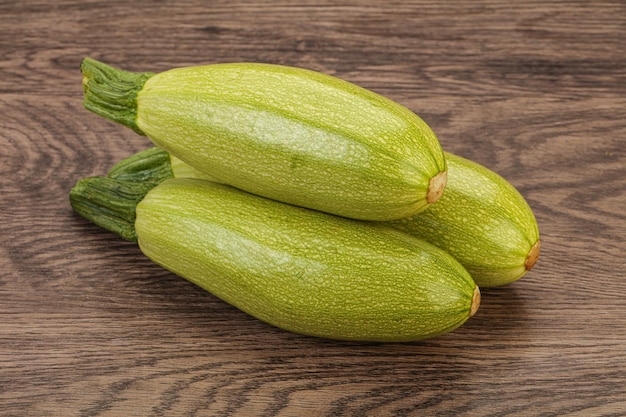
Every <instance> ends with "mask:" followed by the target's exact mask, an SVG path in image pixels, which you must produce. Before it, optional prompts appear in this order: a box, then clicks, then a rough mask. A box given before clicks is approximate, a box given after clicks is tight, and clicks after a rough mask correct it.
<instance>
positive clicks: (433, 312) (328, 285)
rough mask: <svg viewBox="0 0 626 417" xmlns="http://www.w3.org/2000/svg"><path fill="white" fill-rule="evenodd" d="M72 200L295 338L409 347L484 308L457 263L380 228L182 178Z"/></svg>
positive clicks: (112, 187)
mask: <svg viewBox="0 0 626 417" xmlns="http://www.w3.org/2000/svg"><path fill="white" fill-rule="evenodd" d="M70 201H71V204H72V207H73V208H74V210H75V211H76V212H77V213H79V214H80V215H82V216H83V217H85V218H87V219H89V220H91V221H92V222H94V223H96V224H99V225H101V226H103V227H105V228H107V229H108V230H111V231H115V232H117V233H119V234H120V235H122V236H123V237H125V238H126V239H129V240H136V241H137V242H138V244H139V247H140V248H141V250H142V251H143V253H144V254H145V255H146V256H147V257H148V258H150V259H151V260H153V261H154V262H156V263H157V264H159V265H161V266H163V267H164V268H166V269H168V270H170V271H172V272H174V273H176V274H178V275H179V276H181V277H184V278H186V279H187V280H189V281H191V282H192V283H194V284H196V285H198V286H200V287H202V288H204V289H205V290H207V291H209V292H211V293H212V294H214V295H216V296H217V297H219V298H221V299H222V300H224V301H226V302H228V303H230V304H232V305H233V306H235V307H237V308H239V309H241V310H242V311H244V312H247V313H248V314H250V315H252V316H254V317H256V318H258V319H260V320H262V321H265V322H267V323H270V324H272V325H274V326H277V327H279V328H282V329H285V330H288V331H291V332H295V333H301V334H306V335H311V336H317V337H323V338H331V339H342V340H357V341H381V342H385V341H389V342H400V341H413V340H419V339H424V338H428V337H433V336H435V335H439V334H442V333H445V332H448V331H451V330H453V329H455V328H457V327H458V326H460V325H461V324H462V323H464V322H465V321H466V320H467V319H468V318H469V317H471V316H472V315H473V314H474V313H475V312H476V310H477V308H478V306H479V304H480V291H479V290H478V287H477V286H476V285H475V283H474V281H473V280H472V278H471V276H470V275H469V274H468V273H467V271H466V270H465V269H464V268H463V267H462V266H461V265H460V264H459V263H458V262H457V261H456V260H455V259H454V258H452V257H451V256H450V255H448V254H447V253H445V252H444V251H442V250H440V249H438V248H436V247H435V246H433V245H430V244H428V243H426V242H423V241H421V240H419V239H416V238H413V237H411V236H409V235H407V234H405V233H402V232H400V231H398V230H394V229H392V228H389V227H387V226H385V225H383V224H381V223H377V222H363V221H357V220H351V219H347V218H344V217H340V216H334V215H331V214H327V213H322V212H319V211H315V210H309V209H305V208H301V207H297V206H293V205H289V204H285V203H280V202H277V201H273V200H269V199H266V198H263V197H259V196H256V195H253V194H249V193H246V192H244V191H241V190H238V189H236V188H233V187H230V186H227V185H223V184H217V183H213V182H210V181H204V180H200V179H189V178H179V179H169V180H165V181H163V182H162V183H160V184H158V185H156V186H155V183H154V182H132V181H123V180H119V179H115V178H109V177H94V178H86V179H82V180H80V181H79V182H78V183H77V184H76V186H75V187H74V188H73V189H72V191H71V193H70Z"/></svg>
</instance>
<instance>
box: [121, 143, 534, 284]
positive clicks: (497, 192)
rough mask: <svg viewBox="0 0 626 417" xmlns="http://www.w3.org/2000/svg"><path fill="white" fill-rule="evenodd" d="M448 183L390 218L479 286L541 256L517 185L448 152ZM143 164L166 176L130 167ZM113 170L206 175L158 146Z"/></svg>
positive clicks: (132, 175)
mask: <svg viewBox="0 0 626 417" xmlns="http://www.w3.org/2000/svg"><path fill="white" fill-rule="evenodd" d="M445 156H446V159H447V161H448V185H447V186H446V190H445V192H444V194H443V196H442V197H441V199H440V200H439V201H438V202H437V204H434V205H433V206H432V207H430V208H429V209H428V210H426V211H424V212H422V213H420V214H417V215H415V216H412V217H410V218H406V219H400V220H394V221H390V222H388V224H389V225H390V226H392V227H394V228H397V229H400V230H402V231H404V232H407V233H409V234H411V235H413V236H416V237H418V238H420V239H423V240H425V241H427V242H430V243H432V244H434V245H436V246H438V247H439V248H441V249H443V250H445V251H446V252H449V253H450V254H452V255H453V256H454V257H455V258H456V259H457V260H458V261H459V262H461V264H463V266H464V267H465V268H466V269H467V270H468V271H469V273H470V274H471V275H472V277H473V278H474V281H475V282H476V284H478V285H479V286H480V287H494V286H501V285H505V284H509V283H511V282H514V281H516V280H518V279H519V278H521V277H522V276H523V275H524V274H526V272H528V271H529V270H530V269H531V268H532V267H533V266H534V265H535V262H536V261H537V258H538V256H539V250H540V249H539V247H540V241H539V229H538V227H537V221H536V219H535V216H534V214H533V212H532V210H531V208H530V206H529V205H528V203H527V202H526V201H525V200H524V197H523V196H522V195H521V194H520V193H519V192H518V191H517V190H516V189H515V187H514V186H513V185H512V184H511V183H509V182H508V181H506V180H505V179H504V178H502V177H501V176H500V175H498V174H496V173H495V172H493V171H491V170H490V169H488V168H486V167H484V166H482V165H480V164H477V163H475V162H472V161H470V160H468V159H465V158H463V157H460V156H457V155H454V154H452V153H449V152H445ZM125 165H139V166H144V167H150V169H152V170H155V171H158V172H161V173H162V174H163V176H161V177H157V176H156V175H145V171H148V169H146V170H144V172H142V171H138V172H130V170H128V169H125V168H124V166H125ZM109 175H112V176H114V177H120V178H125V179H128V180H132V181H143V180H145V179H147V178H149V179H150V180H153V181H157V182H160V181H163V180H165V179H167V178H172V177H176V178H184V177H190V178H204V179H210V178H207V177H206V176H204V175H203V174H201V173H198V172H194V171H193V170H192V169H191V168H190V167H189V166H188V165H187V166H186V164H185V163H183V162H182V161H180V160H177V158H175V157H173V156H171V155H170V156H169V157H168V154H167V153H166V152H165V151H164V150H161V149H158V148H150V149H148V150H146V151H142V152H138V153H137V154H135V155H133V156H131V157H129V158H127V159H126V160H124V161H122V162H120V163H119V164H118V166H117V167H116V168H114V169H112V170H111V172H110V173H109Z"/></svg>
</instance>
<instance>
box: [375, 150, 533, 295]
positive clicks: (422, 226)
mask: <svg viewBox="0 0 626 417" xmlns="http://www.w3.org/2000/svg"><path fill="white" fill-rule="evenodd" d="M445 156H446V160H447V161H448V174H449V175H448V185H447V187H446V190H445V192H444V194H443V196H442V197H441V199H439V201H438V202H437V204H434V205H432V206H431V207H430V208H429V209H428V210H426V211H424V212H422V213H420V214H418V215H416V216H412V217H410V218H406V219H400V220H395V221H391V222H388V223H387V224H389V225H391V226H392V227H395V228H397V229H399V230H402V231H404V232H407V233H409V234H411V235H413V236H415V237H418V238H420V239H424V240H427V241H428V242H430V243H432V244H434V245H436V246H438V247H439V248H441V249H443V250H445V251H446V252H448V253H450V254H451V255H453V256H454V257H455V258H456V259H457V260H459V262H461V264H463V266H464V267H465V268H466V269H467V270H468V271H469V272H470V274H471V275H472V277H473V278H474V280H475V281H476V283H477V284H478V285H479V286H481V287H495V286H501V285H505V284H509V283H511V282H514V281H516V280H518V279H519V278H521V277H522V276H524V274H526V272H528V271H529V270H530V269H531V268H532V267H533V266H534V264H535V262H536V261H537V258H538V256H539V245H540V243H539V228H538V225H537V221H536V219H535V216H534V214H533V211H532V209H531V208H530V206H529V205H528V203H527V202H526V200H525V199H524V197H523V196H522V195H521V194H520V193H519V192H518V191H517V190H516V189H515V187H514V186H513V185H512V184H511V183H509V182H508V181H506V180H505V179H504V178H502V177H501V176H500V175H498V174H496V173H495V172H493V171H491V170H490V169H488V168H486V167H484V166H482V165H480V164H477V163H475V162H473V161H470V160H468V159H466V158H463V157H461V156H458V155H454V154H451V153H449V152H446V153H445Z"/></svg>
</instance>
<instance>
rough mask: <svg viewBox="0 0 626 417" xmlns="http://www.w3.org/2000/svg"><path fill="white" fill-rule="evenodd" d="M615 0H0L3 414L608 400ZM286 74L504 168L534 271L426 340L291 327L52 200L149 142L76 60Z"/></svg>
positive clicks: (621, 308) (429, 407) (581, 410)
mask: <svg viewBox="0 0 626 417" xmlns="http://www.w3.org/2000/svg"><path fill="white" fill-rule="evenodd" d="M624 45H626V3H624V2H623V1H621V0H613V1H611V0H598V1H593V2H582V1H573V0H572V1H566V0H563V1H552V2H544V1H535V0H530V1H525V2H509V1H505V0H486V1H478V2H464V1H434V0H433V1H403V2H396V1H393V2H374V1H367V0H364V1H346V2H340V3H337V2H330V1H304V2H297V3H296V2H290V1H283V0H281V1H272V2H270V1H267V2H265V1H221V0H220V1H210V2H203V1H199V0H184V1H176V2H174V1H168V0H163V1H148V0H144V1H136V2H126V1H119V0H115V1H108V2H104V1H95V0H88V1H70V0H59V1H55V2H49V1H39V0H26V1H13V0H4V1H3V2H1V3H0V52H1V54H2V59H1V60H0V115H2V116H1V117H0V145H1V149H2V151H1V152H0V187H1V190H2V194H1V197H0V239H1V241H2V245H1V247H0V300H1V302H0V415H2V416H99V417H100V416H155V417H156V416H234V415H241V416H281V417H286V416H300V417H302V416H322V415H323V416H392V415H393V416H425V415H428V416H452V415H454V416H505V415H515V416H585V417H586V416H624V415H626V301H625V300H626V297H625V296H626V272H625V271H626V261H625V260H624V259H625V257H624V253H625V251H626V209H625V207H626V146H625V145H626V54H625V53H624ZM84 56H91V57H94V58H97V59H101V60H104V61H106V62H108V63H111V64H114V65H117V66H120V67H124V68H126V69H129V70H137V71H155V72H156V71H161V70H166V69H169V68H171V67H176V66H183V65H194V64H201V63H212V62H232V61H261V62H270V63H280V64H288V65H296V66H302V67H306V68H311V69H315V70H319V71H323V72H327V73H330V74H334V75H337V76H339V77H341V78H344V79H346V80H349V81H352V82H355V83H357V84H359V85H362V86H364V87H367V88H370V89H372V90H374V91H377V92H379V93H381V94H383V95H386V96H387V97H389V98H391V99H393V100H395V101H398V102H400V103H402V104H404V105H406V106H407V107H409V108H410V109H412V110H413V111H415V112H416V113H418V114H419V115H420V116H422V117H423V118H424V119H425V120H426V121H427V122H428V123H429V124H430V125H431V126H432V127H433V129H434V130H435V132H437V134H438V136H439V138H440V140H441V142H442V144H443V146H444V148H446V149H447V150H449V151H452V152H455V153H458V154H461V155H463V156H466V157H469V158H471V159H474V160H476V161H477V162H480V163H482V164H484V165H486V166H488V167H490V168H492V169H493V170H495V171H497V172H498V173H500V174H501V175H503V176H504V177H505V178H507V179H508V180H509V181H510V182H511V183H513V184H514V185H515V186H516V187H518V189H519V190H520V191H521V192H522V194H523V195H524V196H525V197H526V198H527V199H528V201H529V203H530V205H531V206H532V208H533V209H534V210H535V213H536V215H537V218H538V221H539V226H540V232H541V235H542V255H541V258H540V260H539V263H538V265H537V266H536V267H535V269H534V270H533V271H531V273H529V274H528V275H527V276H526V277H525V278H523V279H522V280H520V281H519V282H517V283H515V284H513V285H510V286H507V287H503V288H496V289H485V290H483V302H482V306H481V309H480V310H479V312H478V314H477V315H476V316H475V317H474V318H472V319H471V320H470V321H468V322H467V323H466V324H465V325H464V326H463V327H461V328H460V329H458V330H456V331H454V332H452V333H450V334H447V335H444V336H442V337H438V338H435V339H431V340H428V341H424V342H420V343H406V344H363V343H347V342H334V341H329V340H319V339H314V338H308V337H303V336H298V335H293V334H289V333H287V332H283V331H280V330H277V329H275V328H272V327H270V326H268V325H265V324H263V323H260V322H258V321H256V320H254V319H252V318H250V317H248V316H246V315H245V314H243V313H241V312H239V311H238V310H236V309H234V308H233V307H230V306H228V305H227V304H225V303H223V302H221V301H220V300H218V299H216V298H215V297H213V296H212V295H210V294H207V293H205V292H203V291H202V290H200V289H198V288H196V287H194V286H193V285H191V284H189V283H187V282H186V281H184V280H182V279H180V278H178V277H176V276H174V275H172V274H170V273H168V272H166V271H163V270H162V269H160V268H159V267H157V266H155V265H153V264H151V263H150V262H149V261H148V260H147V259H145V257H143V255H142V254H141V253H140V252H139V250H138V249H137V248H136V247H135V246H134V245H132V244H129V243H126V242H123V241H121V240H120V239H119V238H117V237H115V236H113V235H112V234H110V233H107V232H105V231H102V230H99V229H98V228H97V227H95V226H92V225H90V224H88V223H87V222H85V221H83V220H82V219H80V218H78V217H77V216H76V215H74V214H73V213H72V211H71V208H70V206H69V203H68V198H67V195H68V192H69V189H70V188H71V187H72V185H73V184H74V183H75V182H76V180H78V179H79V178H81V177H84V176H88V175H101V174H104V173H105V172H106V171H107V170H108V169H109V168H110V167H111V166H112V165H113V164H114V163H115V162H117V161H118V160H119V159H121V158H123V157H126V156H128V155H130V154H131V153H133V152H135V151H138V150H140V149H144V148H145V147H147V146H148V145H149V141H148V140H147V139H146V138H144V137H140V136H138V135H136V134H134V133H133V132H131V131H129V130H125V129H124V128H122V127H121V126H117V125H114V124H112V123H110V122H107V121H104V120H101V119H99V118H98V117H97V116H95V115H93V114H91V113H89V112H87V111H86V110H84V109H83V108H82V102H81V101H82V92H81V87H80V83H81V79H80V77H81V76H80V71H79V63H80V60H81V59H82V58H83V57H84Z"/></svg>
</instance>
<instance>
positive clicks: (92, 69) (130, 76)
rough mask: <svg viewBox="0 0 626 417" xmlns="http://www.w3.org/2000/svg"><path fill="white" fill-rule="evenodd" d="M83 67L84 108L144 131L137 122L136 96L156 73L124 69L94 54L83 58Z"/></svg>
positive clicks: (138, 131)
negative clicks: (92, 56)
mask: <svg viewBox="0 0 626 417" xmlns="http://www.w3.org/2000/svg"><path fill="white" fill-rule="evenodd" d="M80 70H81V72H82V73H83V93H84V103H83V104H84V106H85V108H86V109H88V110H90V111H92V112H94V113H96V114H97V115H99V116H102V117H104V118H106V119H109V120H112V121H114V122H117V123H120V124H122V125H124V126H127V127H130V128H131V129H133V130H134V131H135V132H137V133H139V134H141V135H144V133H143V132H142V131H141V129H139V127H137V123H136V120H137V100H136V99H137V93H138V92H139V91H141V89H142V88H143V85H144V84H145V82H146V81H147V80H148V79H149V78H150V77H152V76H153V75H154V73H151V72H143V73H136V72H129V71H123V70H120V69H117V68H113V67H111V66H109V65H106V64H104V63H102V62H99V61H96V60H95V59H91V58H85V59H83V61H82V62H81V64H80Z"/></svg>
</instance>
